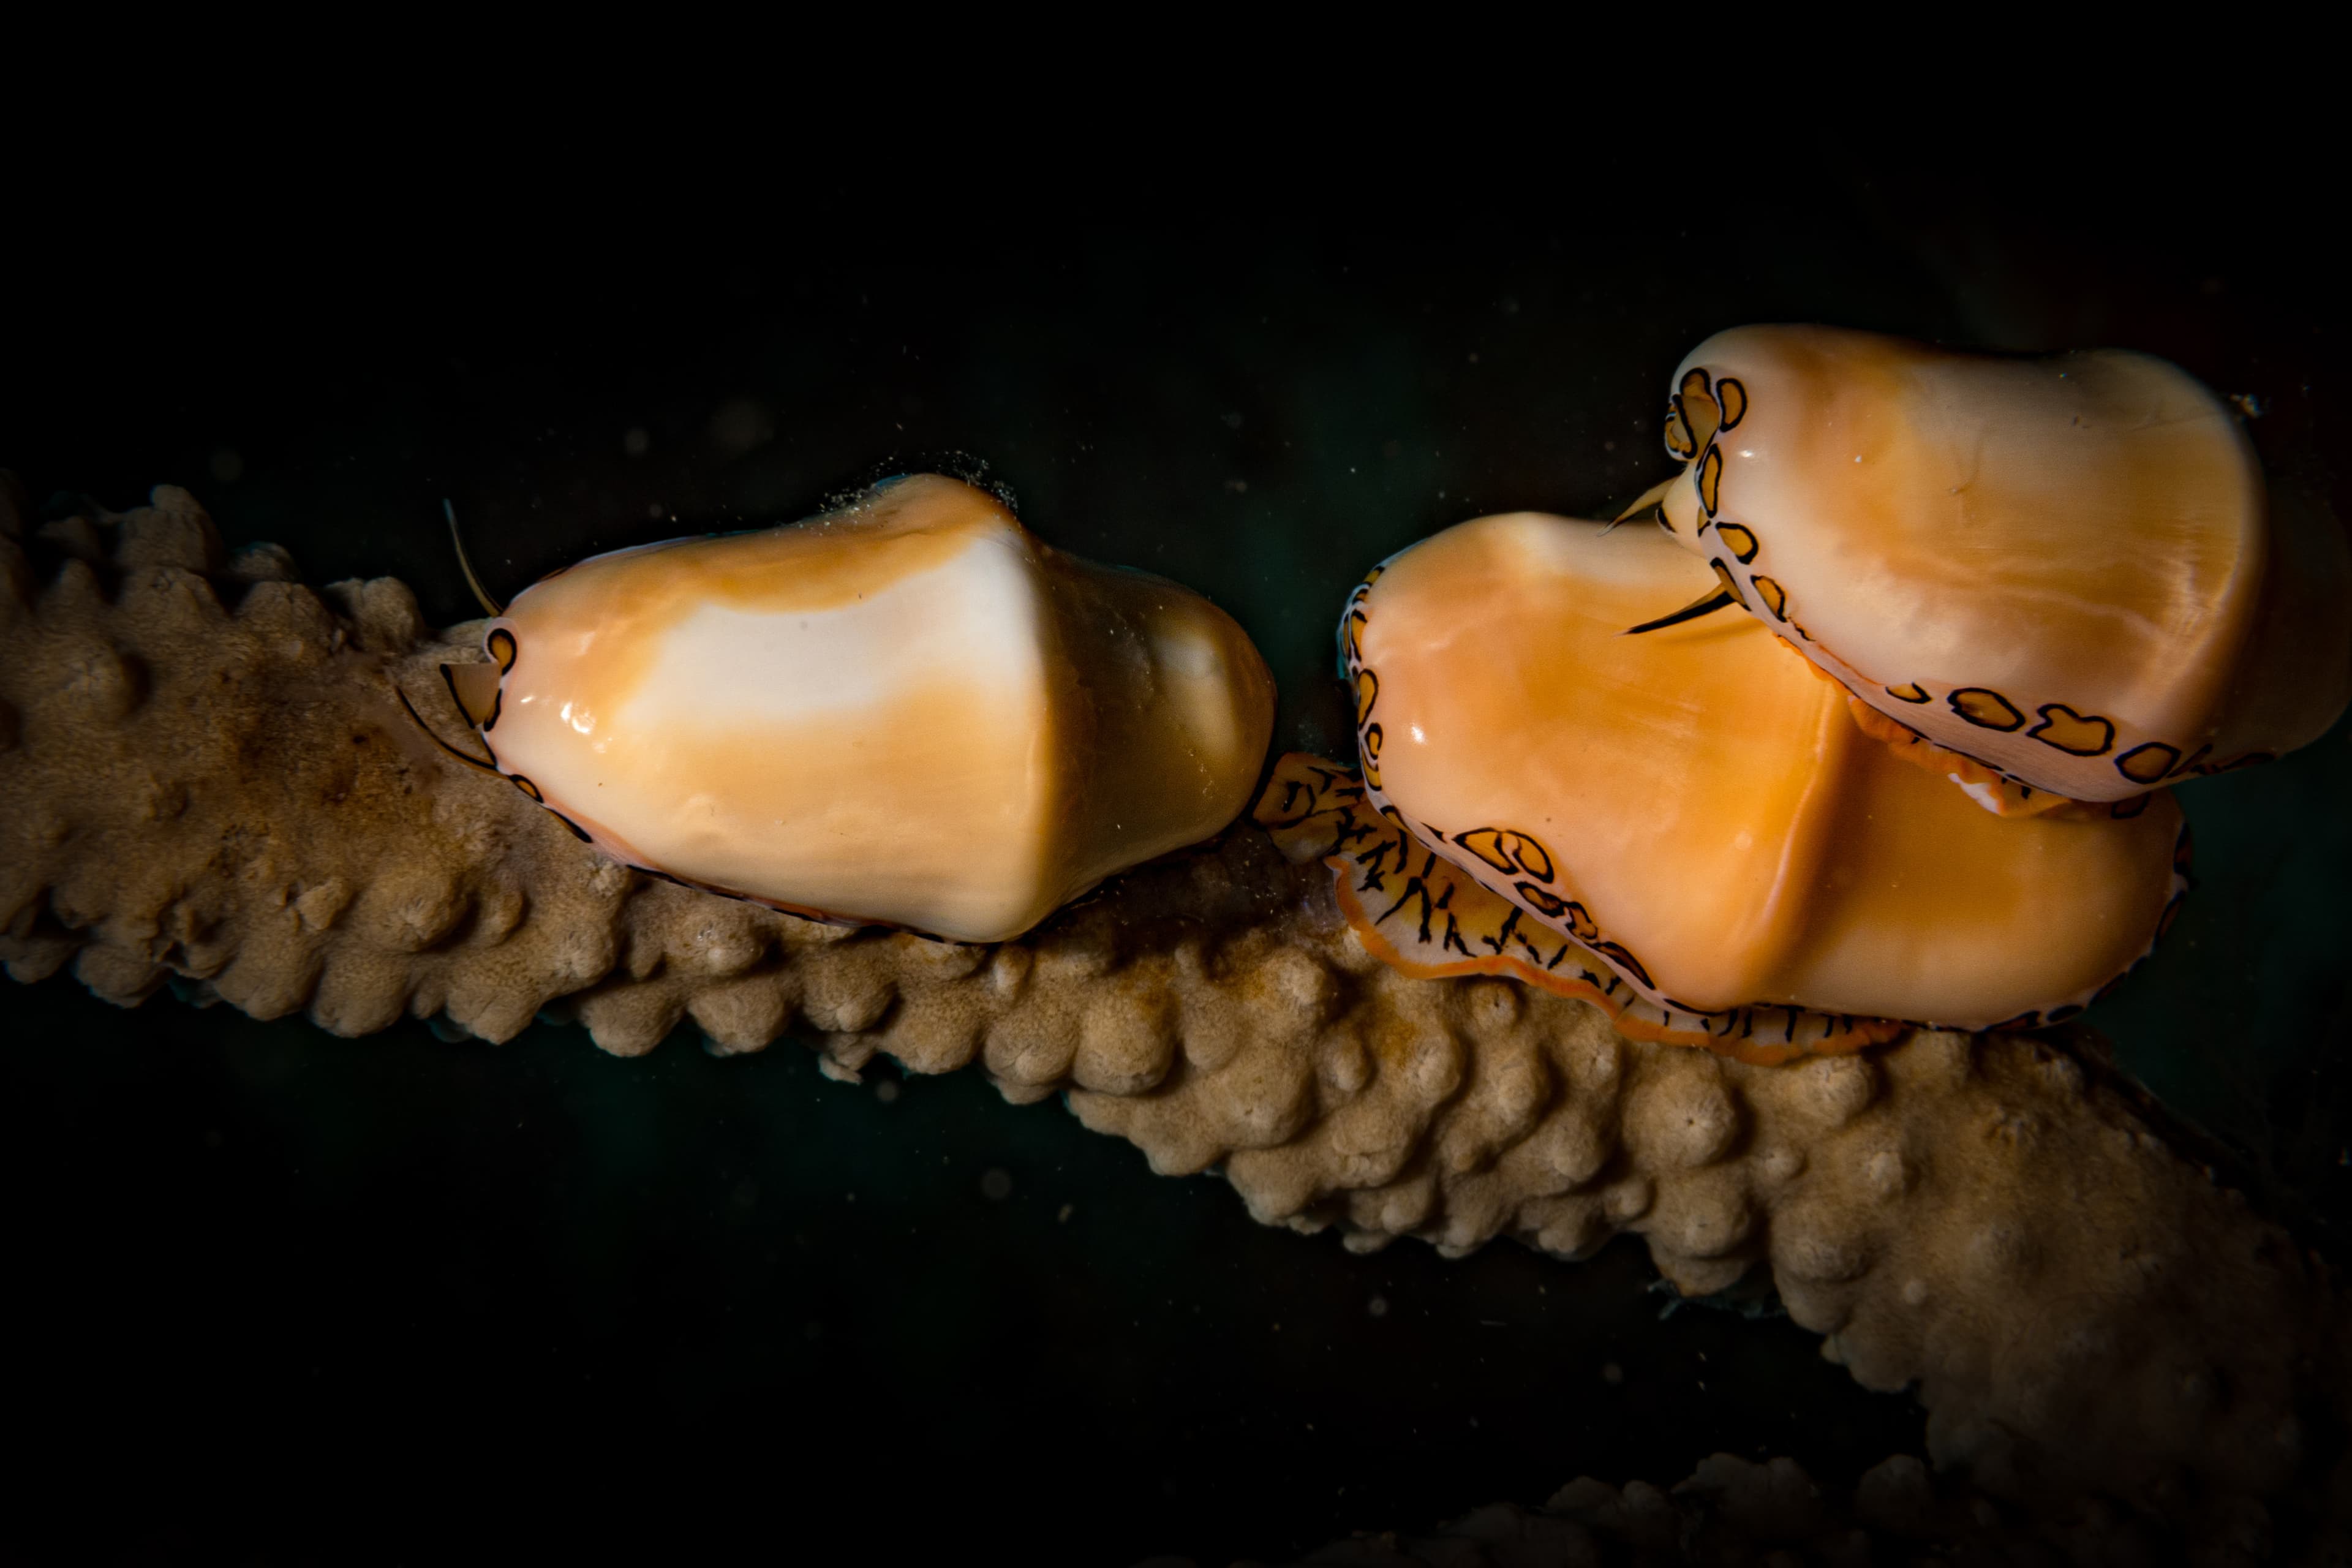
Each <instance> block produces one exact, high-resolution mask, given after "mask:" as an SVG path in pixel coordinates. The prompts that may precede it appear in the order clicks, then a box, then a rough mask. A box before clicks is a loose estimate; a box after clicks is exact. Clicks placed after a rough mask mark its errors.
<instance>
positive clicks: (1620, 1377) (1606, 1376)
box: [1601, 1361, 1625, 1388]
mask: <svg viewBox="0 0 2352 1568" xmlns="http://www.w3.org/2000/svg"><path fill="white" fill-rule="evenodd" d="M1624 1381H1625V1369H1624V1368H1623V1367H1622V1366H1619V1365H1618V1364H1617V1363H1615V1362H1613V1361H1604V1362H1602V1363H1601V1382H1603V1383H1605V1384H1608V1385H1609V1386H1610V1387H1612V1388H1614V1387H1616V1386H1617V1385H1618V1384H1621V1383H1623V1382H1624Z"/></svg>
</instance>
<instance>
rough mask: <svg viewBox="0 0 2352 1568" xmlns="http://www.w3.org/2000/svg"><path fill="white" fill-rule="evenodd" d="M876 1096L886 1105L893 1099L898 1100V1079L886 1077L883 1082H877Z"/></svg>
mask: <svg viewBox="0 0 2352 1568" xmlns="http://www.w3.org/2000/svg"><path fill="white" fill-rule="evenodd" d="M874 1098H875V1099H877V1100H880V1101H881V1102H882V1103H883V1104H885V1105H888V1104H889V1103H890V1102H891V1101H893V1100H897V1099H898V1079H894V1078H886V1079H883V1080H882V1081H881V1082H879V1083H877V1084H876V1085H875V1086H874Z"/></svg>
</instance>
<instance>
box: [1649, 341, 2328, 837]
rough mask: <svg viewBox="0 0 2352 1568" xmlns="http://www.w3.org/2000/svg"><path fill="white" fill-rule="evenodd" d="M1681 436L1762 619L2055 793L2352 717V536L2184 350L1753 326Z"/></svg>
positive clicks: (1700, 360)
mask: <svg viewBox="0 0 2352 1568" xmlns="http://www.w3.org/2000/svg"><path fill="white" fill-rule="evenodd" d="M1666 444H1667V449H1668V450H1669V452H1671V453H1672V454H1673V455H1674V456H1675V457H1677V458H1682V459H1684V460H1685V461H1686V462H1687V463H1688V464H1689V465H1690V467H1689V469H1688V481H1687V482H1677V483H1675V484H1674V485H1672V486H1671V487H1670V488H1668V489H1666V491H1665V494H1664V506H1663V508H1662V513H1663V520H1664V523H1665V526H1666V527H1667V529H1668V530H1669V531H1672V532H1673V534H1674V535H1675V539H1676V540H1677V541H1678V542H1681V543H1682V544H1683V545H1684V546H1685V548H1688V549H1691V550H1693V551H1696V552H1699V553H1700V554H1701V555H1703V556H1704V557H1705V558H1706V560H1707V562H1708V563H1710V564H1711V565H1713V566H1714V567H1715V568H1716V572H1717V581H1718V582H1719V583H1720V584H1722V585H1723V586H1724V587H1726V588H1728V589H1729V590H1730V591H1731V592H1732V593H1733V594H1734V595H1735V596H1736V597H1737V598H1738V601H1739V602H1740V604H1741V605H1743V606H1744V607H1745V608H1746V609H1747V610H1748V612H1749V613H1750V614H1752V615H1753V616H1756V617H1757V618H1759V620H1762V621H1763V622H1764V623H1765V624H1766V625H1768V626H1770V627H1771V629H1773V630H1774V631H1776V632H1778V633H1779V634H1780V635H1781V636H1782V637H1786V638H1787V639H1788V640H1789V641H1790V644H1791V645H1792V646H1794V647H1796V648H1797V649H1798V650H1799V651H1800V652H1801V653H1802V654H1803V655H1804V656H1805V657H1806V658H1810V659H1811V660H1812V661H1813V662H1814V663H1815V664H1817V665H1819V666H1820V667H1821V668H1822V669H1824V670H1826V671H1828V672H1829V673H1830V674H1831V675H1832V676H1834V677H1835V678H1836V679H1838V680H1839V681H1841V682H1842V683H1843V684H1844V685H1845V686H1846V687H1847V688H1848V689H1850V690H1852V691H1853V693H1854V695H1855V696H1857V697H1859V698H1860V699H1861V700H1863V701H1864V702H1865V703H1867V704H1869V705H1870V707H1872V708H1873V709H1875V710H1877V711H1878V712H1879V713H1881V714H1884V715H1885V717H1886V718H1888V719H1890V720H1892V721H1894V722H1895V724H1898V725H1900V726H1902V727H1903V729H1904V730H1905V731H1910V732H1913V733H1916V734H1918V735H1921V736H1924V737H1926V738H1927V740H1929V741H1931V742H1935V743H1936V744H1937V745H1940V746H1943V747H1947V748H1948V749H1950V750H1951V751H1954V752H1960V753H1962V754H1964V755H1965V756H1967V757H1970V758H1975V759H1978V760H1979V761H1980V762H1982V763H1987V764H1990V767H1991V768H1992V769H1993V770H1995V771H1996V772H1997V773H2000V774H2002V775H2006V776H2007V777H2008V778H2009V779H2011V780H2015V781H2019V782H2021V783H2022V784H2026V785H2028V786H2031V787H2032V789H2038V790H2042V791H2046V792H2050V793H2052V794H2054V795H2061V796H2065V797H2069V798H2071V799H2074V800H2082V801H2112V800H2118V799H2122V798H2124V797H2126V796H2129V795H2136V794H2138V793H2140V792H2142V791H2145V790H2148V789H2152V788H2155V787H2156V786H2158V785H2159V784H2163V783H2165V782H2167V781H2168V780H2178V779H2180V778H2183V777H2188V776H2191V775H2194V774H2198V773H2212V772H2219V771H2221V770H2223V769H2226V768H2230V767H2233V766H2238V765H2242V764H2243V763H2249V762H2254V761H2261V760H2264V759H2267V758H2268V757H2271V756H2273V755H2275V754H2277V753H2279V752H2285V751H2289V750H2292V749H2293V748H2294V747H2296V746H2300V745H2303V744H2305V743H2306V742H2310V741H2312V740H2314V739H2315V738H2316V737H2317V736H2318V735H2319V734H2320V733H2321V732H2323V731H2325V730H2326V728H2327V726H2328V725H2329V724H2331V723H2332V722H2334V721H2335V719H2336V715H2337V714H2339V713H2340V712H2342V711H2343V710H2344V706H2345V701H2346V698H2347V688H2348V687H2352V562H2347V550H2346V543H2345V537H2344V531H2343V529H2342V528H2341V527H2340V526H2339V525H2338V524H2337V523H2336V521H2335V520H2334V519H2333V518H2331V517H2329V516H2327V515H2326V513H2325V511H2324V510H2317V509H2281V510H2276V511H2273V510H2270V509H2268V508H2267V507H2266V504H2265V499H2264V495H2263V481H2262V476H2261V473H2260V471H2259V469H2258V468H2257V466H2256V463H2255V460H2254V457H2253V454H2252V450H2251V448H2250V447H2248V445H2247V442H2246V440H2245V437H2244V436H2243V434H2242V431H2241V430H2240V428H2239V426H2238V424H2237V421H2236V419H2235V418H2234V417H2233V416H2231V413H2230V411H2229V410H2228V409H2227V408H2226V407H2224V406H2223V405H2222V404H2221V401H2220V400H2219V399H2218V398H2216V397H2215V396H2214V395H2212V394H2211V393H2210V392H2209V391H2207V390H2206V389H2205V388H2204V387H2203V386H2201V385H2200V384H2198V383H2197V382H2196V381H2195V380H2194V379H2193V378H2191V377H2190V376H2189V375H2188V374H2186V373H2184V372H2182V371H2181V370H2179V369H2178V368H2177V367H2175V366H2173V365H2170V364H2168V363H2165V362H2163V361H2161V360H2158V359H2152V358H2149V357H2148V356H2147V355H2144V354H2137V353H2118V352H2113V351H2101V352H2097V353H2070V354H2061V355H2057V356H2054V357H2052V358H2048V359H2035V360H2022V359H2003V358H1994V357H1990V356H1983V355H1974V354H1962V353H1948V352H1946V351H1944V350H1940V349H1936V348H1931V347H1928V346H1927V345H1925V344H1921V343H1916V342H1906V341H1905V340H1902V339H1897V338H1885V337H1879V336H1876V335H1874V334H1872V333H1867V332H1855V331H1840V330H1834V329H1830V328H1823V327H1787V326H1773V327H1743V328H1739V329H1737V330H1735V331H1727V332H1720V333H1717V335H1716V336H1714V337H1712V338H1709V339H1708V340H1707V341H1706V342H1704V343H1701V344H1700V345H1699V346H1698V348H1697V349H1696V350H1695V351H1694V352H1693V353H1691V355H1690V356H1689V358H1687V359H1685V361H1684V362H1683V363H1682V366H1681V367H1680V369H1679V370H1677V372H1676V373H1675V388H1674V392H1673V395H1672V399H1671V403H1670V405H1669V408H1668V413H1667V420H1666ZM1703 586H1704V585H1703ZM1668 607H1670V606H1666V605H1647V606H1644V607H1643V613H1642V615H1641V616H1638V617H1637V619H1646V618H1648V617H1650V616H1655V615H1657V613H1658V612H1659V611H1660V610H1661V609H1663V608H1668ZM1880 728H1881V729H1882V730H1883V729H1884V728H1885V727H1884V726H1881V727H1880ZM1894 738H1895V739H1898V740H1904V741H1907V739H1908V737H1907V736H1905V735H1901V734H1899V733H1897V734H1895V736H1894ZM1987 782H1997V781H1987ZM1979 795H1980V796H1982V795H1984V792H1983V791H1981V790H1980V791H1979ZM1986 798H1987V799H1988V804H1991V802H1990V797H1986ZM2016 805H2017V802H2016V800H2015V798H2014V792H2011V799H2010V800H2009V801H2008V802H2007V803H2006V804H2005V805H1999V806H1997V807H1996V809H2014V808H2015V807H2016ZM2025 809H2028V810H2031V809H2033V807H2032V805H2027V806H2026V807H2025Z"/></svg>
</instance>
